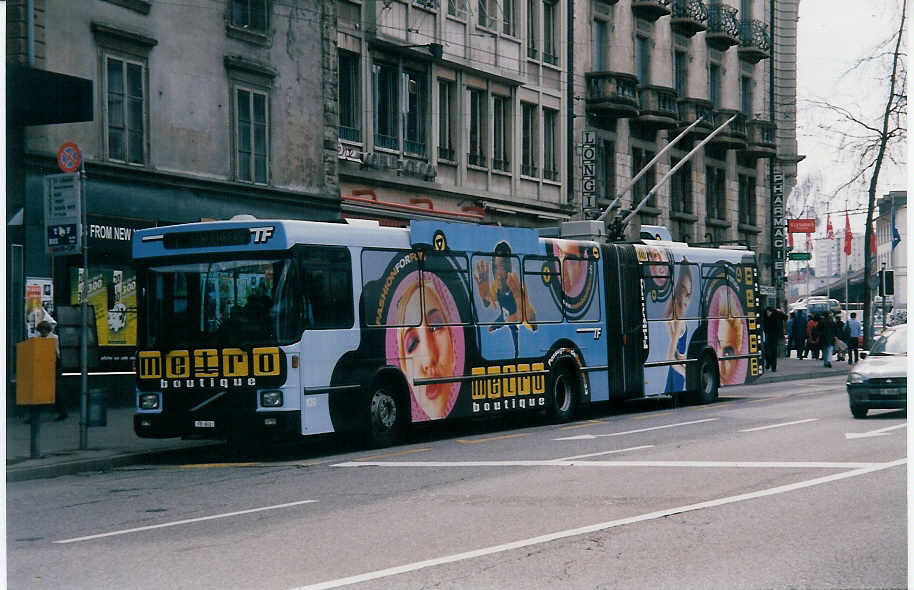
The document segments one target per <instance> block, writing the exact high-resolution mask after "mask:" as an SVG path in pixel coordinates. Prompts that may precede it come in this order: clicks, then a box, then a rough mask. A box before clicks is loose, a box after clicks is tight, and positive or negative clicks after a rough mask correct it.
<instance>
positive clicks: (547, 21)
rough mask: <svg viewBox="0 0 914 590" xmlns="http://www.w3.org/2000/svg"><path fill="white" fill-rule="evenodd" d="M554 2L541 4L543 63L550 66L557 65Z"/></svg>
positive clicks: (548, 0)
mask: <svg viewBox="0 0 914 590" xmlns="http://www.w3.org/2000/svg"><path fill="white" fill-rule="evenodd" d="M556 16H557V14H556V2H555V0H545V1H544V2H543V61H544V62H546V63H549V64H552V65H556V64H558V63H559V50H558V44H557V43H558V39H556V28H557V26H556V25H557V21H556Z"/></svg>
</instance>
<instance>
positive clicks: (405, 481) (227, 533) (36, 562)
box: [7, 377, 908, 589]
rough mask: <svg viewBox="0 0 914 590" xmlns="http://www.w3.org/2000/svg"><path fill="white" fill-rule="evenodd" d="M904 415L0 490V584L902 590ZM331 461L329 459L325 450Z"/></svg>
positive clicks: (551, 432) (827, 393)
mask: <svg viewBox="0 0 914 590" xmlns="http://www.w3.org/2000/svg"><path fill="white" fill-rule="evenodd" d="M905 424H906V417H905V414H904V413H903V412H895V411H885V412H871V417H870V418H868V419H866V420H854V419H853V418H851V416H850V413H849V411H848V408H847V401H846V396H845V394H844V385H843V378H842V377H830V378H825V379H820V380H816V381H799V382H793V383H777V384H770V385H754V386H749V387H741V388H730V389H727V390H726V391H725V392H724V397H722V398H721V401H720V402H718V403H716V404H712V405H708V406H687V407H682V408H662V407H661V408H658V404H654V403H643V404H637V405H634V406H631V407H628V408H627V409H626V410H625V411H624V412H621V413H616V414H601V413H594V414H593V415H590V416H585V417H582V418H581V419H580V420H578V421H576V422H574V423H571V424H567V425H561V426H555V425H548V424H544V423H542V422H539V423H536V422H535V421H534V423H533V424H530V423H527V425H524V426H519V425H518V421H511V422H507V423H500V424H491V423H489V424H482V425H480V424H471V425H464V426H460V427H456V428H451V429H449V430H448V431H447V432H445V431H441V430H437V431H433V432H420V433H418V434H417V435H416V436H415V437H414V439H413V440H412V442H410V443H409V444H406V445H402V446H399V447H394V448H391V449H385V450H382V451H363V450H358V449H355V448H351V447H347V446H346V445H345V444H342V445H340V444H338V443H333V444H331V445H329V446H328V441H314V442H311V443H309V444H307V445H302V446H298V447H294V448H284V449H270V450H267V451H254V452H251V453H249V454H247V455H245V456H241V457H238V456H226V454H225V453H213V452H212V451H207V452H206V453H204V452H197V453H196V454H187V455H185V456H183V457H182V458H180V460H179V461H177V462H174V463H171V464H159V465H148V466H138V467H132V468H124V469H119V470H115V471H112V472H108V473H94V474H84V475H74V476H66V477H58V478H54V479H50V480H34V481H25V482H18V483H11V484H9V486H8V488H7V535H8V536H7V551H8V562H7V568H8V583H9V587H10V588H32V587H34V588H96V589H97V588H127V587H129V588H157V589H159V588H193V589H208V588H219V589H224V588H277V589H286V588H289V589H291V588H336V587H351V588H365V589H368V588H372V589H375V588H417V589H418V588H441V589H446V588H531V589H532V588H537V589H539V588H652V589H654V588H677V589H679V588H726V589H731V588H900V587H905V586H906V584H907V577H908V575H907V519H906V510H907V508H906V479H907V475H906V470H907V461H906V458H905V457H906V445H905V440H906V436H907V431H906V428H905ZM328 449H329V450H328Z"/></svg>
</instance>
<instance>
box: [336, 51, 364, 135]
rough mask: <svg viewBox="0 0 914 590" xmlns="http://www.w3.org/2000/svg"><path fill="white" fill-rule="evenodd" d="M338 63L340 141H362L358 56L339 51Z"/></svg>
mask: <svg viewBox="0 0 914 590" xmlns="http://www.w3.org/2000/svg"><path fill="white" fill-rule="evenodd" d="M339 62H340V65H339V92H340V107H339V108H340V139H345V140H346V141H357V142H358V141H362V130H361V116H360V112H359V111H360V106H359V105H360V104H361V100H360V98H361V88H362V86H361V84H360V83H359V56H358V54H355V53H350V52H348V51H340V52H339Z"/></svg>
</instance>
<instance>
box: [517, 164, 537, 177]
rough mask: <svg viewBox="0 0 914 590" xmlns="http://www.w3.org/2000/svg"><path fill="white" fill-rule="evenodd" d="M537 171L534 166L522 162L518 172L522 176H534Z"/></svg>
mask: <svg viewBox="0 0 914 590" xmlns="http://www.w3.org/2000/svg"><path fill="white" fill-rule="evenodd" d="M537 172H538V170H537V169H536V166H533V165H531V164H523V165H522V166H521V167H520V173H521V174H523V175H524V176H536V174H537Z"/></svg>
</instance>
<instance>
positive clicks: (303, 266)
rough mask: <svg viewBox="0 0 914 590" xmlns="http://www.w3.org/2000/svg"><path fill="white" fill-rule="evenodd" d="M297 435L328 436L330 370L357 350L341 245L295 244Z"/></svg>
mask: <svg viewBox="0 0 914 590" xmlns="http://www.w3.org/2000/svg"><path fill="white" fill-rule="evenodd" d="M298 258H299V265H298V268H299V273H300V280H299V281H298V285H299V293H300V297H301V299H300V301H301V307H300V308H299V309H300V310H301V312H300V313H301V325H302V329H301V331H300V333H301V348H300V350H301V360H300V362H299V369H298V371H299V378H300V383H301V391H302V395H303V397H302V400H301V409H302V425H301V426H302V434H318V433H322V432H332V431H333V426H332V425H331V423H330V412H329V392H328V388H329V386H330V385H332V384H331V377H332V375H333V371H334V368H335V367H336V366H337V363H338V362H339V361H340V359H341V358H342V356H343V355H344V354H346V352H348V351H352V350H355V349H356V348H358V346H359V330H358V328H357V327H355V311H354V310H355V306H354V303H353V295H352V260H351V256H350V253H349V249H348V248H346V247H342V246H313V245H308V246H300V247H299V248H298Z"/></svg>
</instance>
